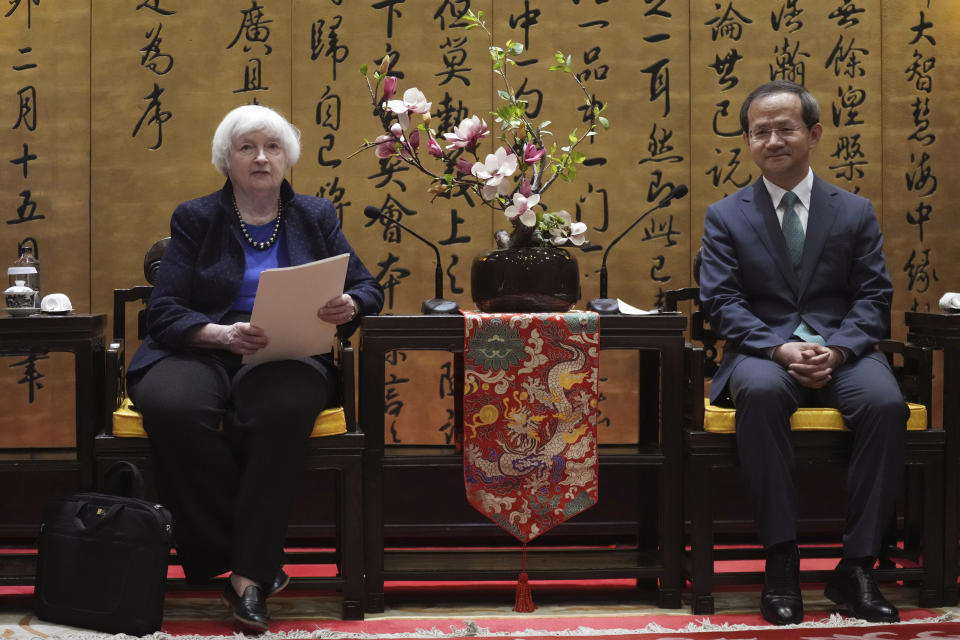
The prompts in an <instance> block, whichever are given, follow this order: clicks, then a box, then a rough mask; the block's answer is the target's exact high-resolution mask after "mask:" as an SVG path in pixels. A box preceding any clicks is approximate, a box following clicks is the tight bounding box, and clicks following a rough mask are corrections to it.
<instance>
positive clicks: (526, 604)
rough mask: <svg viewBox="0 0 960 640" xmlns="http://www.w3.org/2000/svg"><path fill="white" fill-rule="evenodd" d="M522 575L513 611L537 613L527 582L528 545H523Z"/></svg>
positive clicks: (518, 581) (518, 578)
mask: <svg viewBox="0 0 960 640" xmlns="http://www.w3.org/2000/svg"><path fill="white" fill-rule="evenodd" d="M520 557H521V560H520V563H521V567H520V575H519V576H517V587H516V589H515V596H514V597H515V599H514V604H513V610H514V611H519V612H520V613H530V612H531V611H535V610H536V608H537V605H535V604H533V594H532V593H531V592H530V583H529V582H528V580H527V543H526V542H524V543H523V551H522V553H521V556H520Z"/></svg>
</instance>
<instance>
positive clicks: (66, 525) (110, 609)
mask: <svg viewBox="0 0 960 640" xmlns="http://www.w3.org/2000/svg"><path fill="white" fill-rule="evenodd" d="M118 470H119V471H126V472H127V473H128V474H129V476H130V482H129V487H130V488H129V489H128V493H129V494H130V495H131V496H135V497H125V496H118V495H111V494H107V493H97V492H85V493H77V494H74V495H72V496H67V497H65V498H58V499H56V500H53V501H51V502H50V503H48V504H47V505H46V506H45V508H44V514H43V524H42V526H41V529H40V543H39V553H38V555H39V558H38V561H37V581H36V589H35V591H34V594H35V595H34V597H35V606H36V613H37V616H38V617H39V618H41V619H43V620H47V621H49V622H55V623H58V624H65V625H70V626H75V627H84V628H87V629H95V630H98V631H105V632H108V633H126V634H128V635H134V636H141V635H146V634H148V633H153V632H155V631H158V630H159V629H160V623H161V621H162V619H163V598H164V592H165V588H166V577H167V564H168V562H169V554H170V547H171V545H172V541H173V536H172V526H171V520H170V512H169V511H167V509H166V508H164V507H163V506H161V505H159V504H154V503H152V502H149V501H147V500H143V499H142V496H143V478H142V476H141V474H140V470H139V469H138V468H137V467H136V466H135V465H133V464H131V463H129V462H125V461H121V462H118V463H116V464H114V465H113V466H112V467H111V468H110V470H108V471H107V474H106V475H107V476H110V475H111V474H112V473H115V472H116V471H118Z"/></svg>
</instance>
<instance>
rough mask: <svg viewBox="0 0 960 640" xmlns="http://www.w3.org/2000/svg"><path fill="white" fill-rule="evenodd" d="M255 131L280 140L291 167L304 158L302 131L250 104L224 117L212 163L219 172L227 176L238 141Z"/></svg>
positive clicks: (217, 134) (277, 116) (216, 135)
mask: <svg viewBox="0 0 960 640" xmlns="http://www.w3.org/2000/svg"><path fill="white" fill-rule="evenodd" d="M252 131H263V132H265V133H267V134H268V135H271V136H276V137H277V138H278V139H279V140H280V147H281V148H282V149H283V154H284V155H285V156H286V158H287V167H288V168H289V167H292V166H293V165H295V164H296V163H297V160H298V159H299V158H300V130H299V129H297V128H296V127H295V126H293V125H292V124H290V123H289V122H288V121H287V119H286V118H284V117H283V116H282V115H280V114H279V113H277V112H276V111H274V110H273V109H271V108H270V107H264V106H262V105H259V104H246V105H243V106H241V107H237V108H236V109H234V110H233V111H231V112H230V113H228V114H227V115H226V116H224V118H223V120H221V121H220V125H219V126H218V127H217V130H216V131H215V132H214V134H213V145H212V146H213V149H212V154H211V162H213V166H215V167H216V168H217V171H219V172H220V173H222V174H223V175H224V176H226V175H227V171H228V170H229V169H230V148H231V147H232V146H233V143H234V142H236V140H237V138H239V137H240V136H242V135H245V134H248V133H250V132H252Z"/></svg>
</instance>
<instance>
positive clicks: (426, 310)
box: [363, 205, 460, 315]
mask: <svg viewBox="0 0 960 640" xmlns="http://www.w3.org/2000/svg"><path fill="white" fill-rule="evenodd" d="M363 215H365V216H367V217H368V218H370V219H371V220H376V219H378V218H379V219H380V220H384V221H385V222H387V223H388V224H395V225H397V226H398V227H400V228H401V229H403V230H404V231H406V232H407V233H409V234H410V235H412V236H413V237H414V238H416V239H418V240H420V241H421V242H423V243H424V244H426V245H427V246H428V247H430V248H431V249H433V253H434V255H436V258H437V270H436V272H435V274H434V297H432V298H430V299H428V300H424V301H423V304H421V305H420V313H423V314H429V315H435V314H451V313H456V312H457V311H459V310H460V307H458V306H457V303H456V302H454V301H453V300H445V299H444V298H443V269H442V268H441V266H440V264H441V263H440V250H439V249H437V245H435V244H433V243H432V242H430V241H429V240H427V239H426V238H424V237H423V236H421V235H420V234H419V233H417V232H416V231H414V230H412V229H410V228H409V227H406V226H404V225H402V224H400V223H399V222H397V221H396V220H394V219H393V218H391V217H390V216H385V215H383V212H382V211H380V209H378V208H377V207H374V206H370V205H368V206H366V207H364V209H363Z"/></svg>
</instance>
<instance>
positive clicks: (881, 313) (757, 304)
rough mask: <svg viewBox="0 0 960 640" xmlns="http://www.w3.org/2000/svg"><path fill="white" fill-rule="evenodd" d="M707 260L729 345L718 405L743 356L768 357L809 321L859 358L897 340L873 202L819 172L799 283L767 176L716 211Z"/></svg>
mask: <svg viewBox="0 0 960 640" xmlns="http://www.w3.org/2000/svg"><path fill="white" fill-rule="evenodd" d="M702 257H703V263H702V266H701V270H700V299H701V304H702V307H703V309H704V311H705V312H706V313H707V317H709V319H710V324H711V327H712V328H713V330H714V331H715V332H716V333H717V334H718V335H719V336H721V337H722V338H724V339H725V340H726V342H725V344H724V354H723V360H722V362H721V364H720V368H719V369H718V371H717V373H716V375H715V376H714V378H713V384H712V386H711V391H710V399H711V401H715V400H716V399H717V397H718V396H719V395H720V394H721V393H722V391H723V389H724V387H726V384H727V380H728V379H729V377H730V372H731V371H732V370H733V368H734V367H736V365H737V363H738V362H739V361H740V360H741V359H743V358H744V357H745V356H756V357H760V358H765V357H767V354H768V352H769V350H770V349H771V348H772V347H775V346H777V345H780V344H783V343H784V342H787V341H788V340H789V339H790V337H791V335H792V334H793V330H794V329H796V328H797V325H798V324H800V320H801V319H802V320H804V321H806V323H807V324H808V325H810V326H811V327H813V329H814V330H815V331H816V332H817V333H818V334H820V335H821V336H823V338H824V339H825V341H826V344H827V345H828V346H836V347H845V348H847V349H849V350H850V353H851V354H852V355H851V357H861V356H863V355H865V354H867V353H869V352H871V351H872V350H873V349H874V348H875V346H876V343H877V342H878V341H879V340H881V339H882V338H884V337H886V336H887V335H888V334H889V329H890V326H889V325H890V305H891V302H892V299H893V284H892V283H891V281H890V276H889V274H888V273H887V267H886V261H885V259H884V257H883V236H882V234H881V233H880V227H879V224H878V223H877V216H876V214H875V213H874V210H873V206H872V205H871V204H870V201H869V200H867V199H866V198H863V197H861V196H858V195H855V194H853V193H850V192H849V191H845V190H843V189H840V188H839V187H835V186H833V185H831V184H829V183H827V182H824V181H823V180H821V179H820V178H818V177H816V176H814V180H813V189H812V192H811V196H810V216H809V218H808V220H807V235H806V241H805V242H804V247H803V263H802V265H801V272H800V275H799V277H798V276H797V275H796V274H795V273H794V270H793V268H792V267H791V265H790V259H789V257H788V255H787V246H786V243H785V242H784V240H783V233H782V231H781V229H780V223H779V222H778V220H777V214H776V211H775V209H774V203H773V201H772V200H771V198H770V194H769V192H768V191H767V189H766V187H765V186H764V184H763V180H762V179H761V180H757V181H756V182H754V183H753V184H752V185H750V186H748V187H745V188H743V189H741V190H740V191H737V192H736V193H734V194H732V195H730V196H727V197H726V198H724V199H723V200H720V201H719V202H716V203H714V204H712V205H711V206H710V207H708V208H707V214H706V218H705V220H704V231H703V256H702Z"/></svg>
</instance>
